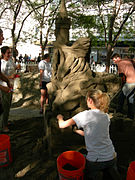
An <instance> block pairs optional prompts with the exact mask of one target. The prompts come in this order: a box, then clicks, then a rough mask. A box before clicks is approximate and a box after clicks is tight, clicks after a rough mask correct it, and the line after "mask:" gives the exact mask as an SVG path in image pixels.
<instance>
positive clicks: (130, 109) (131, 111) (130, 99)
mask: <svg viewBox="0 0 135 180" xmlns="http://www.w3.org/2000/svg"><path fill="white" fill-rule="evenodd" d="M134 96H135V95H134V92H133V93H132V94H131V95H130V97H127V105H128V113H127V117H129V118H131V119H134V113H135V112H134V111H135V107H134V106H135V104H134V98H135V97H134Z"/></svg>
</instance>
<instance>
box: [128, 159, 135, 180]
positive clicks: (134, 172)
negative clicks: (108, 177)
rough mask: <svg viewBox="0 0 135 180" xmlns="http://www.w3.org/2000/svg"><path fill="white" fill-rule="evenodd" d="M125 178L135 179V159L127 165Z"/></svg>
mask: <svg viewBox="0 0 135 180" xmlns="http://www.w3.org/2000/svg"><path fill="white" fill-rule="evenodd" d="M127 180H135V161H133V162H131V163H130V165H129V167H128V171H127Z"/></svg>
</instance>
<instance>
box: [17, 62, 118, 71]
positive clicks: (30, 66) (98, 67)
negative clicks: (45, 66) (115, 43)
mask: <svg viewBox="0 0 135 180" xmlns="http://www.w3.org/2000/svg"><path fill="white" fill-rule="evenodd" d="M20 64H21V72H26V71H33V70H35V69H36V70H38V64H36V63H35V62H27V63H24V62H21V63H20ZM90 68H91V70H92V71H94V72H105V70H106V65H105V64H94V63H92V64H91V65H90ZM109 73H112V74H117V73H118V70H117V65H115V64H112V65H110V67H109Z"/></svg>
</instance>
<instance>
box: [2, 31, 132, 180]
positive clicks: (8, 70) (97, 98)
mask: <svg viewBox="0 0 135 180" xmlns="http://www.w3.org/2000/svg"><path fill="white" fill-rule="evenodd" d="M3 40H4V37H3V31H2V30H1V29H0V45H2V41H3ZM1 55H2V56H1V60H0V66H1V67H0V90H1V99H0V108H1V109H0V113H1V115H0V131H1V132H6V133H7V132H8V131H9V129H8V116H9V111H10V107H11V102H12V93H13V86H14V78H15V76H16V69H19V68H20V67H19V66H17V65H16V64H15V63H14V62H13V61H12V59H11V49H10V48H9V47H8V46H3V47H1ZM39 56H40V55H39ZM19 58H20V60H21V59H22V57H21V56H20V57H19ZM112 60H113V62H114V63H116V64H117V66H118V72H119V75H120V76H121V77H122V88H121V92H120V96H119V99H118V106H117V112H121V113H122V107H123V104H124V100H125V99H127V105H128V112H127V116H128V117H129V118H131V119H132V120H134V114H135V104H134V103H135V100H134V99H135V94H134V92H135V68H134V64H133V62H131V61H130V60H129V59H121V57H120V55H119V54H114V55H113V56H112ZM38 68H39V73H40V82H39V88H40V91H41V99H40V106H41V108H40V113H41V114H43V109H44V108H43V107H44V104H48V103H49V97H48V91H47V83H49V82H50V81H51V70H52V67H51V62H50V56H49V54H45V55H44V56H43V58H42V59H41V58H39V62H38ZM123 77H124V78H123ZM123 79H125V81H123ZM86 99H87V106H88V108H89V110H85V111H83V112H80V113H78V114H77V115H75V116H73V117H71V118H70V119H68V120H64V117H63V116H62V115H61V114H59V115H58V116H57V119H58V125H59V128H66V127H68V126H72V125H76V126H77V128H76V129H75V130H74V131H75V132H76V133H78V134H80V135H82V136H84V138H85V143H86V149H87V156H86V168H85V172H86V173H85V179H89V180H97V179H98V177H99V173H100V172H101V171H104V170H110V169H111V170H113V172H114V174H113V175H112V178H113V179H115V180H116V177H117V180H118V179H120V176H119V173H118V171H117V165H116V162H117V153H116V152H115V148H114V146H113V143H112V141H111V139H110V136H109V125H110V118H109V116H108V110H109V103H110V99H109V96H108V94H107V93H104V92H102V91H101V90H95V89H93V90H90V91H89V92H88V93H87V96H86Z"/></svg>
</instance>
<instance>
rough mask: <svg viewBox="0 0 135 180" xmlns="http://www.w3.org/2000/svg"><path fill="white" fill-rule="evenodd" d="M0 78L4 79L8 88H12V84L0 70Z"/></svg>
mask: <svg viewBox="0 0 135 180" xmlns="http://www.w3.org/2000/svg"><path fill="white" fill-rule="evenodd" d="M0 79H1V80H2V81H5V82H6V83H7V85H8V87H9V88H13V86H12V85H11V84H10V81H9V79H8V77H7V76H5V75H4V74H3V73H2V72H0Z"/></svg>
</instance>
